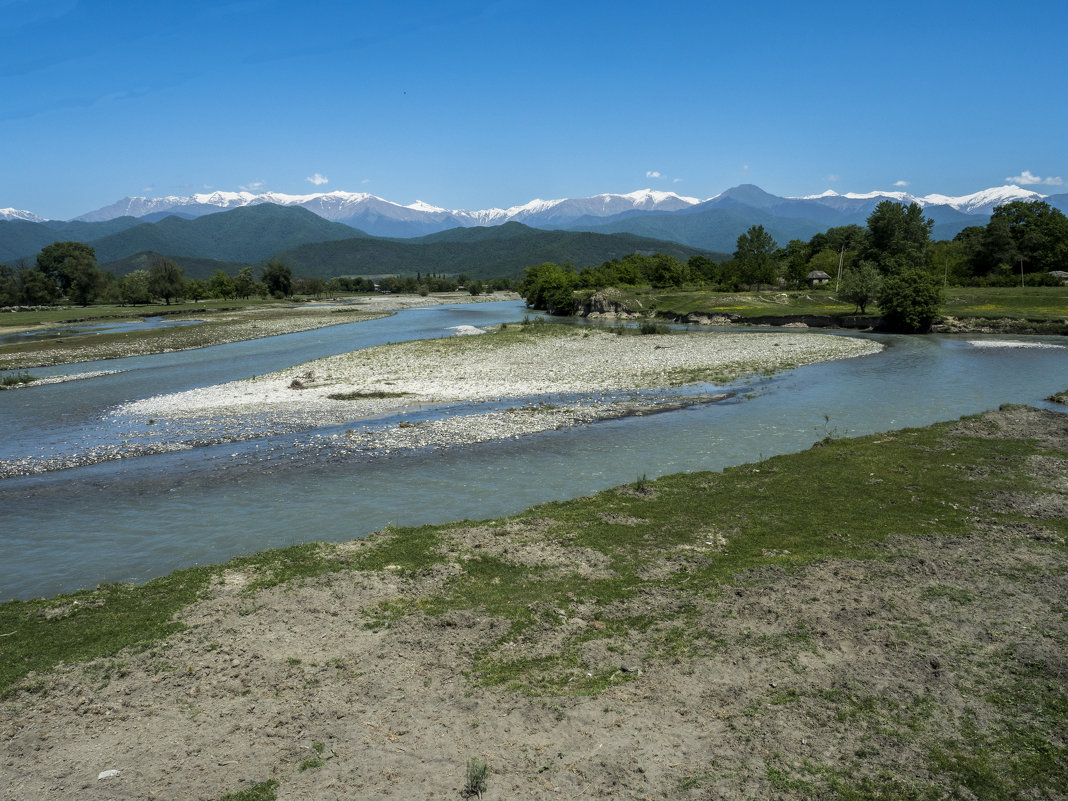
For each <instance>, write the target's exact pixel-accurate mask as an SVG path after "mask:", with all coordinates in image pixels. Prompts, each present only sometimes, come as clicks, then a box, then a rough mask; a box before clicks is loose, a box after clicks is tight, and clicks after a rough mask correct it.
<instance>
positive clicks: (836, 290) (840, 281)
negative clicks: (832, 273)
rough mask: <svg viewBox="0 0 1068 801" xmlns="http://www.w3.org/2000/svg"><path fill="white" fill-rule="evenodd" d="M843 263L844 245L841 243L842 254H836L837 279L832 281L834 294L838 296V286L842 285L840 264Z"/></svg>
mask: <svg viewBox="0 0 1068 801" xmlns="http://www.w3.org/2000/svg"><path fill="white" fill-rule="evenodd" d="M843 261H845V243H844V242H843V243H842V252H841V253H839V254H838V278H836V279H835V281H834V292H835V294H838V285H839V284H840V283H842V262H843Z"/></svg>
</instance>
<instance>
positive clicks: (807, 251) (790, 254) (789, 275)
mask: <svg viewBox="0 0 1068 801" xmlns="http://www.w3.org/2000/svg"><path fill="white" fill-rule="evenodd" d="M813 252H814V251H813V250H812V248H811V247H810V246H809V244H808V243H807V242H802V241H801V240H800V239H791V240H790V241H789V242H787V243H786V247H784V248H783V249H782V256H783V261H784V262H785V263H786V275H785V278H786V280H787V281H789V282H790V283H792V284H793V285H794V286H801V282H802V281H804V280H805V276H806V275H808V273H809V266H808V260H809V258H810V257H811V256H812V253H813Z"/></svg>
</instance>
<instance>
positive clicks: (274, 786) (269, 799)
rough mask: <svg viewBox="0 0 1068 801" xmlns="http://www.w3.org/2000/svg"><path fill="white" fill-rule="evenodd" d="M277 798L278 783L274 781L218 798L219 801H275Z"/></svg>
mask: <svg viewBox="0 0 1068 801" xmlns="http://www.w3.org/2000/svg"><path fill="white" fill-rule="evenodd" d="M276 798H278V782H277V781H275V780H274V779H271V780H270V781H266V782H262V783H261V784H255V785H253V786H252V787H249V788H248V789H247V790H239V791H238V792H236V793H227V794H226V795H224V796H220V797H219V801H275V799H276Z"/></svg>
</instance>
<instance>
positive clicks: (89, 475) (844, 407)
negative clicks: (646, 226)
mask: <svg viewBox="0 0 1068 801" xmlns="http://www.w3.org/2000/svg"><path fill="white" fill-rule="evenodd" d="M525 313H526V312H525V310H524V309H523V306H522V304H520V303H513V302H505V303H484V304H469V305H456V306H445V307H440V306H439V307H429V308H420V309H410V310H407V311H403V312H400V313H398V314H397V315H395V316H393V317H389V318H385V319H381V320H374V321H368V322H362V323H351V324H345V325H341V326H333V327H330V328H324V329H317V330H315V331H306V332H302V333H299V334H289V335H285V336H279V337H271V338H268V339H262V340H253V341H249V342H240V343H233V344H230V345H220V346H216V347H213V348H206V349H202V350H196V351H186V352H182V353H171V354H163V355H159V356H151V357H138V358H133V359H123V360H115V361H108V362H96V363H85V364H81V365H77V366H65V367H57V368H52V369H51V370H47V371H37V370H35V371H34V373H35V374H40V375H44V374H48V373H52V374H59V373H65V372H66V373H69V372H81V371H87V372H88V371H95V370H122V371H123V372H120V373H117V374H114V375H108V376H101V377H99V378H93V379H86V380H83V381H77V382H70V383H66V384H56V385H50V386H41V387H29V388H25V389H20V390H15V391H9V392H3V393H0V432H2V437H0V459H13V458H19V457H20V456H26V455H31V454H33V455H39V454H41V453H50V452H63V451H64V450H68V451H69V450H72V449H73V450H77V449H78V448H82V447H85V446H86V445H87V444H91V443H94V442H98V441H101V440H103V439H106V437H107V436H110V435H111V434H112V433H113V432H112V430H111V429H110V428H109V423H108V422H107V419H106V418H105V415H106V413H107V411H108V410H109V409H111V408H113V407H114V406H116V405H118V404H119V403H122V402H125V401H129V400H135V399H138V398H142V397H147V396H149V395H153V394H157V393H160V392H173V391H178V390H182V389H189V388H192V387H196V386H206V385H210V384H214V383H218V382H221V381H225V380H230V379H233V378H240V377H247V376H252V375H256V374H260V373H265V372H268V371H272V370H277V369H282V368H285V367H288V366H292V365H293V364H298V363H300V362H303V361H307V360H309V359H313V358H318V357H321V356H326V355H330V354H334V353H341V352H345V351H349V350H353V349H355V348H363V347H369V346H371V345H376V344H381V343H385V342H396V341H400V340H403V339H412V338H422V337H427V336H445V335H448V334H449V333H450V329H452V328H453V327H455V326H458V325H475V326H485V325H492V324H494V323H498V322H503V321H508V320H516V319H521V318H522V317H523V315H524V314H525ZM813 335H814V336H818V335H821V334H817V333H814V334H813ZM837 335H841V336H865V337H870V338H872V339H876V340H877V341H880V342H882V343H884V344H886V345H887V348H886V349H885V350H884V351H883V352H882V353H879V354H877V355H874V356H866V357H862V358H853V359H847V360H843V361H839V362H830V363H825V364H818V365H811V366H808V367H802V368H799V369H796V370H792V371H789V372H786V373H782V374H778V375H775V376H773V377H770V378H760V379H754V380H751V381H748V382H745V383H744V384H742V385H740V386H737V387H732V388H731V389H735V390H737V395H736V396H735V397H734V398H733V399H732V400H731V401H728V402H725V403H719V404H710V405H703V406H694V407H690V408H687V409H683V410H679V411H675V412H669V413H664V414H658V415H653V416H646V417H631V418H625V419H619V420H612V421H604V422H600V423H595V424H592V425H586V426H579V427H575V428H572V429H569V430H564V431H550V432H545V433H543V434H538V435H535V436H531V437H527V438H524V439H521V440H507V441H502V442H492V443H487V444H481V445H471V446H463V447H459V448H452V449H447V450H437V451H427V452H415V453H408V454H398V455H390V456H382V457H377V458H374V459H349V458H339V457H336V456H329V455H325V454H322V453H317V452H314V451H309V450H305V449H301V448H295V447H293V444H294V442H296V439H295V438H294V437H293V436H289V437H285V436H282V437H272V438H268V439H262V440H256V441H252V442H247V443H242V444H238V445H234V444H230V445H222V446H213V447H205V448H197V449H194V450H190V451H181V452H177V453H168V454H161V455H158V456H142V457H138V458H134V459H125V460H120V461H114V462H105V463H102V464H96V465H91V466H87V467H80V468H76V469H70V470H62V471H56V472H52V473H47V474H44V475H39V476H27V477H19V478H9V479H5V480H2V481H0V508H2V509H3V523H2V528H0V598H2V599H9V598H29V597H38V596H49V595H53V594H56V593H59V592H68V591H73V590H76V589H80V588H85V587H93V586H95V585H96V584H98V583H102V582H110V581H135V582H140V581H146V580H148V579H151V578H153V577H155V576H159V575H164V574H166V573H169V572H171V571H173V570H175V569H178V568H181V567H187V566H190V565H195V564H207V563H213V562H220V561H225V560H226V559H228V558H230V557H232V556H236V555H239V554H247V553H252V552H256V551H260V550H263V549H266V548H271V547H277V546H281V545H288V544H293V543H297V542H304V541H309V540H333V541H342V540H348V539H352V538H355V537H360V536H365V535H366V534H368V533H369V532H372V531H375V530H377V529H380V528H382V527H383V526H385V525H387V524H393V525H405V526H407V525H420V524H423V523H429V522H444V521H448V520H454V519H463V518H486V517H496V516H501V515H506V514H510V513H513V512H516V511H519V510H520V509H523V508H525V507H527V506H529V505H531V504H535V503H539V502H542V501H547V500H558V499H564V498H571V497H575V496H579V495H586V494H589V493H592V492H596V491H598V490H600V489H604V488H606V487H610V486H614V485H617V484H621V483H625V482H632V481H635V480H636V479H638V478H640V477H642V476H646V477H648V478H653V477H655V476H659V475H664V474H666V473H672V472H677V471H682V470H701V469H711V470H717V469H722V468H723V467H726V466H728V465H732V464H740V463H744V462H749V461H755V460H758V459H760V458H762V457H767V456H771V455H774V454H779V453H787V452H792V451H797V450H801V449H803V448H806V447H808V446H809V445H811V444H812V442H814V441H816V440H819V439H822V438H823V437H824V436H826V435H828V434H831V435H835V436H849V435H855V434H866V433H873V432H878V431H886V430H891V429H896V428H902V427H906V426H920V425H927V424H929V423H932V422H935V421H938V420H945V419H951V418H956V417H959V416H961V415H964V414H972V413H978V412H981V411H985V410H987V409H990V408H996V407H997V406H999V405H1001V404H1003V403H1029V404H1032V405H1038V406H1042V405H1048V406H1049V407H1050V408H1053V406H1052V405H1051V404H1044V403H1043V400H1042V399H1043V398H1045V397H1046V396H1048V395H1051V394H1053V393H1054V392H1059V391H1061V390H1064V389H1068V348H1066V347H1065V344H1064V342H1063V340H1058V339H1056V338H1041V337H1002V336H999V337H979V336H972V337H964V336H914V337H900V336H891V335H875V334H857V333H844V332H843V333H839V334H837ZM976 343H978V344H976ZM305 439H306V437H305Z"/></svg>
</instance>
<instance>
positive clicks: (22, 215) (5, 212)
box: [0, 209, 45, 222]
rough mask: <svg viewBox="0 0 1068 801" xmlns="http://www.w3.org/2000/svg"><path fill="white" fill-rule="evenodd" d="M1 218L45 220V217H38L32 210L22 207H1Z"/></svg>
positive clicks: (31, 220) (26, 220) (32, 220)
mask: <svg viewBox="0 0 1068 801" xmlns="http://www.w3.org/2000/svg"><path fill="white" fill-rule="evenodd" d="M0 220H24V221H25V222H45V218H44V217H38V216H37V215H36V214H34V213H33V212H32V211H23V210H22V209H0Z"/></svg>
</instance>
